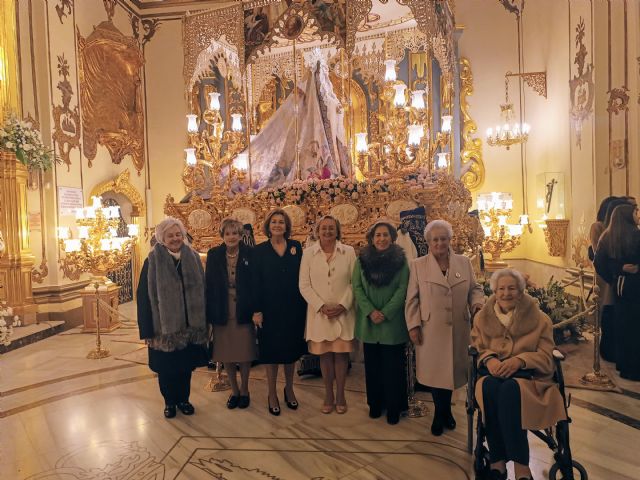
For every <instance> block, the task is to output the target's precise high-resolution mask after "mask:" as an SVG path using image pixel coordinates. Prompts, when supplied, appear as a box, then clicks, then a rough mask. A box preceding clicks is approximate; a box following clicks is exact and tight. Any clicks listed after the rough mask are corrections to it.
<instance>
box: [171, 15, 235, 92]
mask: <svg viewBox="0 0 640 480" xmlns="http://www.w3.org/2000/svg"><path fill="white" fill-rule="evenodd" d="M243 19H244V13H243V10H242V4H238V5H233V6H231V7H228V8H222V9H219V10H208V11H204V12H199V13H196V14H194V15H187V16H186V17H185V18H184V19H183V21H182V31H183V34H182V44H183V46H184V70H183V74H184V81H185V85H188V84H189V83H190V81H191V79H192V78H193V74H194V72H195V71H196V66H197V64H198V57H199V56H200V53H201V52H202V51H203V50H205V49H207V48H208V47H209V46H210V45H211V42H212V41H216V40H217V41H219V40H220V39H221V38H224V40H225V42H226V43H227V44H229V45H230V46H232V47H235V49H236V51H237V54H238V57H239V64H240V69H241V70H244V20H243Z"/></svg>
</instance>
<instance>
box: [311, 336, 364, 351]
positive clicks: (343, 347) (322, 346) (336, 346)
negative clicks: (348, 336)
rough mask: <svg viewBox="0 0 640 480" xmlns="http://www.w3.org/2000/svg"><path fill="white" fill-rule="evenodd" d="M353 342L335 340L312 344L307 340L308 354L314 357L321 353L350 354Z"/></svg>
mask: <svg viewBox="0 0 640 480" xmlns="http://www.w3.org/2000/svg"><path fill="white" fill-rule="evenodd" d="M354 343H355V340H342V339H341V338H336V339H335V340H331V341H329V340H325V341H323V342H314V341H313V340H308V341H307V344H308V345H309V353H312V354H314V355H322V354H323V353H351V352H353V349H354Z"/></svg>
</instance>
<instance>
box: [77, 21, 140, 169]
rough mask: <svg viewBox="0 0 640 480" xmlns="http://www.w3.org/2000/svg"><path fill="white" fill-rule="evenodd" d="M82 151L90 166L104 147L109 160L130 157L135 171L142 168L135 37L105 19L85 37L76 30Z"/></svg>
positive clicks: (138, 67)
mask: <svg viewBox="0 0 640 480" xmlns="http://www.w3.org/2000/svg"><path fill="white" fill-rule="evenodd" d="M78 50H79V58H80V62H79V67H80V68H79V77H80V95H81V99H82V126H83V132H84V136H83V142H84V154H85V156H86V157H87V159H88V160H89V166H91V165H92V161H93V160H94V159H95V157H96V154H97V147H98V144H100V145H103V146H104V147H105V148H106V149H107V150H108V151H109V154H110V156H111V160H112V162H113V163H116V164H119V163H121V162H122V159H123V158H124V157H125V156H127V155H130V156H131V158H132V160H133V164H134V166H135V168H136V170H138V173H140V171H141V170H142V168H143V167H144V113H143V108H142V72H141V69H142V65H143V63H144V59H143V56H142V51H141V49H140V47H139V45H138V41H137V39H135V38H133V37H125V36H124V35H123V34H122V33H121V32H120V31H118V29H117V28H116V27H115V26H114V25H113V23H111V22H110V21H106V22H102V23H101V24H100V25H98V26H97V27H95V28H94V31H93V32H92V33H91V35H89V36H88V37H87V38H86V39H85V38H83V37H82V36H81V35H80V32H79V31H78Z"/></svg>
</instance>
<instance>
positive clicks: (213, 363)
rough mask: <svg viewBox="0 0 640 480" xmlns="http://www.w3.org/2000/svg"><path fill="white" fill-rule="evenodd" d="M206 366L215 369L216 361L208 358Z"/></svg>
mask: <svg viewBox="0 0 640 480" xmlns="http://www.w3.org/2000/svg"><path fill="white" fill-rule="evenodd" d="M207 368H208V369H209V370H215V369H216V362H214V361H213V360H209V361H208V362H207Z"/></svg>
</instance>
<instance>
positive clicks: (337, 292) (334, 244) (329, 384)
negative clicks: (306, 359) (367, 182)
mask: <svg viewBox="0 0 640 480" xmlns="http://www.w3.org/2000/svg"><path fill="white" fill-rule="evenodd" d="M316 238H317V239H318V242H317V243H315V244H314V245H313V246H311V247H309V248H307V249H305V251H304V254H303V255H302V263H301V264H300V293H301V294H302V296H303V297H304V299H305V300H306V301H307V326H306V331H305V338H306V340H307V343H308V346H309V352H310V353H313V354H314V355H319V356H320V370H321V371H322V378H323V379H324V386H325V398H324V405H323V406H322V409H321V411H322V413H331V412H332V411H333V409H334V405H335V409H336V412H337V413H345V412H346V411H347V401H346V399H345V396H344V387H345V383H346V379H347V369H348V366H349V353H350V352H351V351H352V350H353V343H354V330H355V320H356V316H355V307H354V304H353V290H352V288H351V276H352V273H353V268H354V266H355V262H356V254H355V251H354V250H353V247H350V246H349V245H344V244H342V243H341V242H340V222H338V220H337V219H336V218H334V217H331V216H328V215H327V216H324V217H322V218H321V219H320V221H319V222H318V223H317V224H316ZM334 379H335V383H336V392H335V396H334V392H333V382H334Z"/></svg>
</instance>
